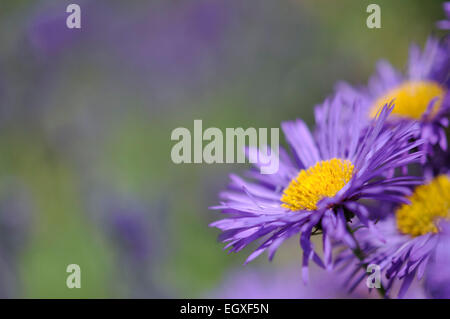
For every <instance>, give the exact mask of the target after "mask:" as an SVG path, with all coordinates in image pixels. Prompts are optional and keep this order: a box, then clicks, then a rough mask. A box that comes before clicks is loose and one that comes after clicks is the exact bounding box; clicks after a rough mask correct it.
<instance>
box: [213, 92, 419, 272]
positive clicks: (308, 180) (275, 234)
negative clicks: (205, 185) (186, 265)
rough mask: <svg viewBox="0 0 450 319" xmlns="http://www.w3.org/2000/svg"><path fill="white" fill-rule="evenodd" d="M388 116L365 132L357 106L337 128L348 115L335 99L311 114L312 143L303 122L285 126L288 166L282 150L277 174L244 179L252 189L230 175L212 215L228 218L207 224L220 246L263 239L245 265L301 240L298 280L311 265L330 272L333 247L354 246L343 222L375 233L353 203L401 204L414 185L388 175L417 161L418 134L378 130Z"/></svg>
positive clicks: (406, 128) (406, 126)
mask: <svg viewBox="0 0 450 319" xmlns="http://www.w3.org/2000/svg"><path fill="white" fill-rule="evenodd" d="M392 108H393V107H392V105H389V106H388V105H386V106H385V107H384V108H383V109H382V110H381V111H380V112H379V114H378V116H377V117H376V118H374V119H373V120H372V121H370V123H369V126H368V127H365V126H363V125H361V121H360V116H362V112H361V107H360V106H359V105H356V104H355V105H354V106H353V109H352V114H353V119H354V120H353V121H351V122H350V123H349V125H342V119H343V118H345V117H347V115H348V113H347V112H344V111H345V110H344V109H343V108H342V104H341V97H339V96H337V97H335V98H334V99H332V100H327V101H326V102H325V103H324V105H323V106H322V107H320V108H317V109H316V123H317V130H316V132H315V136H314V137H313V135H312V134H311V133H310V131H309V130H308V128H307V127H306V125H305V123H304V122H302V121H301V120H297V121H294V122H285V123H283V124H282V128H283V131H284V134H285V136H286V139H287V141H288V143H289V145H290V146H291V148H292V150H293V153H294V154H293V155H294V156H293V160H291V159H290V157H289V156H288V153H287V152H286V151H285V150H280V168H279V170H278V172H277V173H275V174H272V175H261V174H260V173H259V172H256V171H251V172H250V173H249V174H248V175H249V177H252V178H253V179H254V181H253V182H248V181H245V180H243V179H241V178H240V177H238V176H235V175H232V176H231V184H230V188H231V190H229V191H226V192H223V193H222V194H221V197H222V199H223V201H222V203H221V204H220V205H218V206H215V207H213V209H218V210H222V212H223V213H224V214H226V215H227V218H225V219H222V220H219V221H216V222H214V223H212V224H211V226H213V227H217V228H219V229H221V230H222V231H223V233H222V234H221V236H220V239H221V240H223V241H224V242H227V245H226V248H230V247H231V251H234V252H236V251H239V250H241V249H243V248H244V247H246V246H247V245H249V244H250V243H252V242H253V241H255V240H257V239H260V238H264V241H263V242H262V244H261V245H260V246H259V247H258V248H257V249H256V250H255V251H254V252H253V253H252V254H251V255H250V256H249V257H248V259H247V262H249V261H251V260H253V259H254V258H256V257H257V256H258V255H260V254H261V253H262V252H264V251H266V250H267V251H268V254H269V259H272V258H273V256H274V254H275V251H276V250H277V248H278V247H279V246H280V245H281V244H282V243H283V242H284V240H286V239H287V238H289V237H291V236H293V235H296V234H299V233H300V234H301V236H300V245H301V247H302V249H303V275H304V279H305V280H306V278H307V274H308V263H309V261H310V260H311V259H312V260H314V261H315V262H316V263H317V264H319V265H320V266H322V267H324V266H326V267H327V268H328V269H330V268H331V267H332V256H331V239H338V240H342V241H343V242H345V243H346V244H347V245H349V246H350V247H354V245H355V243H354V240H353V237H352V236H351V235H350V234H349V232H348V231H347V222H348V221H350V220H351V219H352V218H353V217H355V216H356V217H357V218H358V219H359V220H360V221H361V222H362V223H363V224H364V225H366V226H367V227H369V229H372V230H373V229H374V227H373V223H372V222H371V221H370V220H369V219H368V211H367V210H366V208H365V207H364V206H363V205H362V204H360V203H359V202H358V200H359V199H361V198H371V199H379V200H391V201H403V202H405V199H404V196H405V195H407V194H409V189H408V188H407V187H405V185H407V184H411V183H414V182H415V178H411V177H406V176H403V177H388V175H387V173H388V172H391V171H392V170H395V168H397V167H402V166H403V165H406V164H408V163H411V162H414V161H417V160H418V159H419V158H420V157H421V155H422V153H421V152H415V153H411V152H410V151H411V150H412V149H414V148H416V147H417V146H418V145H420V144H421V143H422V141H420V140H419V141H415V142H412V143H410V142H409V141H410V140H411V138H412V137H413V136H414V135H415V134H416V133H417V132H416V130H417V126H416V125H415V124H414V123H411V122H405V123H400V124H399V125H397V126H396V127H394V128H392V129H390V130H385V129H383V128H384V127H385V122H386V120H387V118H388V116H389V114H390V113H391V112H392ZM247 154H248V156H249V157H250V158H253V159H257V158H259V156H260V155H261V154H259V153H258V151H257V150H255V149H248V152H247ZM253 162H255V161H253ZM257 163H258V162H257ZM257 165H258V164H257ZM319 232H320V233H322V234H323V250H324V256H323V259H324V260H323V261H322V259H321V258H320V257H319V255H318V254H317V253H316V251H315V250H314V247H313V245H312V243H311V240H310V238H311V236H312V235H313V234H316V233H319Z"/></svg>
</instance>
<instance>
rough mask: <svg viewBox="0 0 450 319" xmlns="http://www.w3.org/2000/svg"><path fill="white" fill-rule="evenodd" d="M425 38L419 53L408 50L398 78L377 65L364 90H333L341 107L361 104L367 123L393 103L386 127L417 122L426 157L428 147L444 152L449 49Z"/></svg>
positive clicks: (384, 65) (388, 68)
mask: <svg viewBox="0 0 450 319" xmlns="http://www.w3.org/2000/svg"><path fill="white" fill-rule="evenodd" d="M449 45H450V44H449V42H446V41H443V42H442V43H439V41H438V40H437V39H434V38H429V39H428V41H427V43H426V45H425V48H424V50H423V51H421V50H420V48H419V47H418V46H416V45H413V46H411V48H410V51H409V61H408V65H407V72H406V74H401V73H400V72H398V71H397V70H396V69H394V67H392V66H391V65H390V64H389V62H387V61H380V62H379V63H378V65H377V68H376V73H375V74H374V75H373V76H372V77H371V78H370V79H369V83H368V85H367V87H359V88H354V87H352V86H350V85H349V84H347V83H339V84H338V85H337V87H336V88H337V90H338V91H340V92H341V93H342V94H343V97H344V98H345V103H346V104H349V105H351V104H352V103H354V101H355V100H359V101H361V103H362V105H363V107H364V109H365V113H366V119H367V120H370V119H371V118H373V117H374V116H375V114H376V113H377V112H378V111H379V109H380V108H381V107H382V106H383V105H384V104H386V103H390V102H391V101H394V103H395V108H394V110H393V112H392V114H391V116H390V119H389V121H388V122H389V124H395V123H397V122H399V121H400V122H401V121H419V123H420V131H418V133H419V134H418V136H417V137H421V138H422V139H424V141H425V143H424V144H423V146H422V149H423V150H425V151H427V152H428V153H429V154H431V153H432V146H433V145H439V146H440V147H441V148H442V149H444V150H446V149H447V139H446V136H445V130H444V129H445V127H447V126H448V119H447V116H448V113H449V110H450V94H449V86H450V80H449V79H450V78H449V70H450V46H449Z"/></svg>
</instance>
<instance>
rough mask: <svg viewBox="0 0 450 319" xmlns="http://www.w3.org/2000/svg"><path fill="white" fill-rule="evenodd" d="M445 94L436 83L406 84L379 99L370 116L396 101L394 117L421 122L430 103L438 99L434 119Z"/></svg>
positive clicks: (434, 107) (393, 111)
mask: <svg viewBox="0 0 450 319" xmlns="http://www.w3.org/2000/svg"><path fill="white" fill-rule="evenodd" d="M444 94H445V89H444V88H443V87H442V86H440V85H439V84H438V83H436V82H431V81H411V82H406V83H404V84H402V85H400V86H398V87H397V88H394V89H392V90H390V91H389V92H388V93H387V94H385V95H384V96H382V97H380V98H379V99H377V100H376V101H375V103H374V104H373V106H372V108H371V112H370V116H371V117H375V115H376V114H377V112H378V111H379V110H380V109H381V108H382V107H383V105H385V104H389V103H390V102H391V101H392V100H393V99H395V100H394V104H395V107H394V109H393V110H392V113H391V114H392V115H394V116H398V117H404V118H411V119H416V120H419V119H420V118H421V117H422V115H423V114H424V113H425V111H426V110H427V108H428V105H429V104H430V101H431V100H432V99H434V98H438V99H437V101H436V102H435V104H434V106H433V110H432V111H431V114H430V115H431V117H433V116H434V115H436V113H437V112H438V110H439V109H440V107H441V103H442V100H443V98H444Z"/></svg>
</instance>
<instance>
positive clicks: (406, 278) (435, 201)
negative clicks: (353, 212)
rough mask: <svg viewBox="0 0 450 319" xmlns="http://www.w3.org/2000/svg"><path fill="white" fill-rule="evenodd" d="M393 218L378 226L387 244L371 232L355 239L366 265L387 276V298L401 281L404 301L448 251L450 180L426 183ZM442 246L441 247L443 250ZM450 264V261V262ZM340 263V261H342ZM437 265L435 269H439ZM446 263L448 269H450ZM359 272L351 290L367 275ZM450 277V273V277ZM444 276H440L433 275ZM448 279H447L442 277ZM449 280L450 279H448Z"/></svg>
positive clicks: (348, 254)
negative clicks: (432, 263)
mask: <svg viewBox="0 0 450 319" xmlns="http://www.w3.org/2000/svg"><path fill="white" fill-rule="evenodd" d="M407 199H408V201H409V203H405V204H402V205H401V206H399V207H398V208H397V209H396V210H395V215H394V216H393V215H391V216H389V217H388V218H386V219H385V220H383V221H381V222H379V223H378V224H377V229H378V231H379V233H380V235H381V236H382V237H383V238H384V242H383V243H380V242H377V241H376V239H374V238H373V236H372V234H370V232H369V231H368V230H367V229H360V230H358V231H357V232H356V233H355V236H356V238H357V240H358V242H359V243H360V247H361V249H362V251H364V252H365V254H366V256H367V257H365V258H364V260H363V262H362V263H363V264H364V265H369V264H376V265H378V266H379V267H380V270H381V272H382V273H383V275H384V278H383V279H384V281H385V288H386V296H389V295H393V293H392V291H393V287H394V286H395V284H397V283H400V282H401V286H400V290H399V291H398V297H399V298H402V297H403V296H404V295H405V293H406V291H407V290H408V288H409V286H410V285H411V283H412V282H413V281H414V279H415V278H417V280H420V279H422V277H423V276H424V275H425V274H427V273H433V271H431V272H430V269H429V267H428V264H429V261H430V260H435V261H436V260H438V261H440V262H438V263H437V264H439V263H440V264H441V265H442V263H443V262H446V261H445V260H444V259H445V258H444V259H442V258H441V257H442V255H441V252H440V251H442V250H444V251H445V250H448V246H447V245H446V243H447V244H448V238H449V237H448V234H449V232H448V231H449V229H450V228H449V225H448V223H447V222H445V221H448V220H450V179H449V177H448V176H447V175H439V176H437V177H435V178H434V179H432V180H431V181H430V182H428V183H426V184H422V185H419V186H417V187H416V188H415V190H414V192H413V193H412V195H411V196H409V197H408V198H407ZM439 247H440V248H439ZM352 258H354V257H353V253H352V252H349V251H347V252H345V253H344V254H342V255H341V256H340V260H345V259H347V260H351V259H352ZM447 262H448V260H447ZM339 263H340V261H339ZM437 264H436V262H435V266H434V267H436V266H437ZM448 265H449V264H448V263H446V267H448ZM357 274H358V271H355V276H356V279H355V278H354V279H353V281H349V285H350V287H352V285H356V284H358V283H359V282H360V281H361V280H363V278H365V276H366V273H365V272H364V270H363V271H362V273H361V272H359V275H357ZM446 275H447V276H448V273H447V274H446ZM433 276H438V277H439V276H440V275H439V274H433V275H431V277H430V278H431V279H430V280H431V281H433V280H434V279H433ZM440 278H441V279H442V278H444V277H443V276H441V277H440ZM447 278H448V277H447Z"/></svg>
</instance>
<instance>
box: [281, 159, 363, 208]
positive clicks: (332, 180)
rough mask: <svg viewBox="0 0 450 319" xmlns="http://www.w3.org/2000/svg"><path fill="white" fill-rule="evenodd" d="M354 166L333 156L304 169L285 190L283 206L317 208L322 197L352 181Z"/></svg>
mask: <svg viewBox="0 0 450 319" xmlns="http://www.w3.org/2000/svg"><path fill="white" fill-rule="evenodd" d="M353 168H354V166H353V164H352V162H350V161H349V160H342V159H338V158H333V159H330V160H328V161H321V162H318V163H317V164H316V165H314V166H312V167H310V168H308V169H307V170H304V169H302V170H301V171H300V173H298V175H297V177H296V178H294V179H293V180H292V181H291V183H290V184H289V186H288V187H287V188H286V189H285V190H284V192H283V196H282V197H281V201H282V202H283V204H281V206H282V207H285V208H289V209H290V210H292V211H297V210H315V209H317V203H318V202H319V201H320V200H321V199H322V198H325V197H332V196H334V195H336V193H337V192H339V191H340V190H341V189H342V188H343V187H344V186H345V185H346V184H347V183H348V182H349V181H350V179H351V178H352V174H353Z"/></svg>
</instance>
